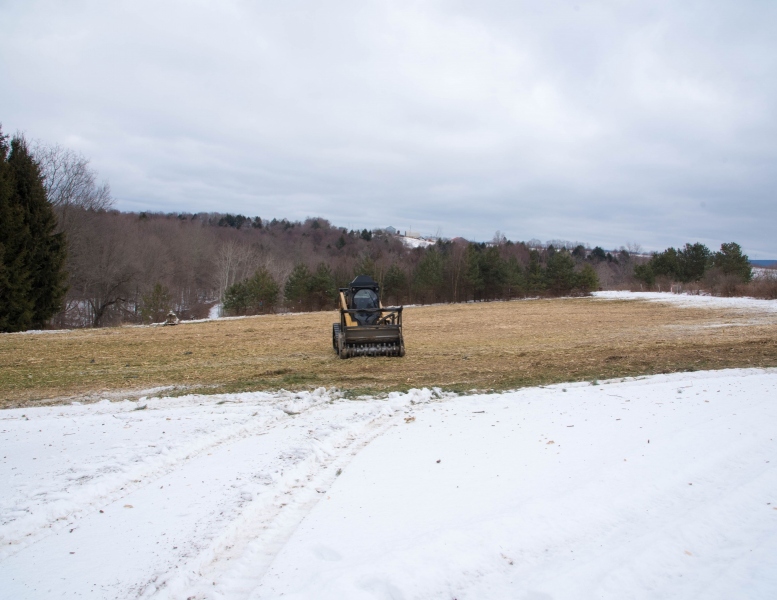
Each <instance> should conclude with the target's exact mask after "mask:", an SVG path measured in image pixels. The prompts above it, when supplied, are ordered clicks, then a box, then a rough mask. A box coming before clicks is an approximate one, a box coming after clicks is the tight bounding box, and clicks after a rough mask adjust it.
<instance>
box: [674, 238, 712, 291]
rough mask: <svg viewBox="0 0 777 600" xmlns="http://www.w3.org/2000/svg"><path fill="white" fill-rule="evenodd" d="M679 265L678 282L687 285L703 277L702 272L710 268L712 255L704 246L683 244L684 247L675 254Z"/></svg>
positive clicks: (697, 243)
mask: <svg viewBox="0 0 777 600" xmlns="http://www.w3.org/2000/svg"><path fill="white" fill-rule="evenodd" d="M677 258H678V262H679V265H680V273H679V275H680V281H682V282H683V283H689V282H691V281H699V279H701V278H702V277H704V272H705V271H706V270H707V268H708V267H709V266H710V263H711V259H712V253H711V252H710V249H709V248H707V246H705V245H704V244H701V243H699V242H696V243H695V244H685V247H684V248H683V249H682V250H680V251H679V252H678V253H677Z"/></svg>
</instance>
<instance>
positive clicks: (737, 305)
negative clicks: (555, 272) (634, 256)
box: [593, 292, 777, 314]
mask: <svg viewBox="0 0 777 600" xmlns="http://www.w3.org/2000/svg"><path fill="white" fill-rule="evenodd" d="M593 296H594V297H595V298H599V299H602V300H647V301H648V302H668V303H671V304H675V305H677V306H686V307H689V308H725V309H734V310H741V311H749V312H760V313H766V314H769V313H777V300H761V299H759V298H748V297H735V298H722V297H720V296H701V295H696V294H671V293H668V292H594V293H593Z"/></svg>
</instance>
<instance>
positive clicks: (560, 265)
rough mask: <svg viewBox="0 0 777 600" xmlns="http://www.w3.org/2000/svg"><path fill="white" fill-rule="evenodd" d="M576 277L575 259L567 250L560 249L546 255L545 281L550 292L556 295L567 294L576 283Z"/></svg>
mask: <svg viewBox="0 0 777 600" xmlns="http://www.w3.org/2000/svg"><path fill="white" fill-rule="evenodd" d="M576 279H577V277H576V274H575V261H574V259H573V258H572V257H571V256H570V255H569V252H567V251H566V250H562V251H560V252H555V253H553V254H552V255H550V256H549V257H548V265H547V268H546V269H545V282H546V284H547V287H548V290H549V291H550V292H551V293H552V294H554V295H557V296H563V295H565V294H569V293H570V292H571V291H572V290H573V289H574V287H575V285H576V283H577V281H576Z"/></svg>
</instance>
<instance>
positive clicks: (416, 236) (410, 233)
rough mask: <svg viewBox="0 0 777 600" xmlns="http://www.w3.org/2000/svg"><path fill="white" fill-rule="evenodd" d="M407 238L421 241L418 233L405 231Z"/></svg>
mask: <svg viewBox="0 0 777 600" xmlns="http://www.w3.org/2000/svg"><path fill="white" fill-rule="evenodd" d="M405 237H409V238H413V239H416V240H420V239H421V234H420V233H418V232H417V231H405Z"/></svg>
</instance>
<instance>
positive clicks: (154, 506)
mask: <svg viewBox="0 0 777 600" xmlns="http://www.w3.org/2000/svg"><path fill="white" fill-rule="evenodd" d="M776 426H777V370H774V369H772V370H755V369H754V370H729V371H720V372H703V373H702V372H700V373H691V374H675V375H664V376H657V377H650V378H644V379H638V380H626V381H618V382H605V383H602V384H599V385H593V384H591V383H578V384H569V385H558V386H551V387H546V388H531V389H524V390H521V391H518V392H512V393H504V394H495V395H476V396H469V397H446V396H443V395H441V394H439V393H435V392H433V391H429V390H423V391H412V392H410V393H408V394H392V395H391V396H390V397H389V398H387V399H374V398H370V399H363V400H344V399H341V398H339V397H338V395H337V394H336V393H331V392H326V391H324V390H318V391H316V392H313V393H307V392H306V393H299V394H287V393H281V394H275V395H271V394H265V393H246V394H237V395H229V396H227V395H224V396H187V397H182V398H161V399H147V400H142V401H140V402H137V403H135V402H114V403H109V402H103V403H98V404H90V405H69V406H58V407H45V408H34V409H33V408H26V409H13V410H6V411H2V412H0V448H2V450H1V451H0V454H1V455H2V458H1V460H0V481H2V483H3V485H2V486H0V598H3V599H14V600H17V599H23V598H36V599H38V598H76V597H88V598H106V599H107V598H138V597H140V598H155V599H167V598H170V599H173V598H175V599H191V598H194V599H204V598H214V599H215V598H221V599H244V598H245V599H249V598H250V599H259V598H280V597H283V598H317V599H318V598H321V599H328V598H331V599H335V598H337V599H340V598H356V599H360V598H364V599H368V598H369V599H375V598H379V599H382V598H393V599H411V598H440V599H446V600H450V599H451V598H458V599H459V600H461V599H465V598H471V599H482V598H518V599H526V600H548V599H551V598H553V599H561V598H613V599H615V598H618V599H621V598H705V599H707V598H721V599H723V598H726V599H729V598H764V599H767V598H769V599H771V598H775V597H777V569H775V568H774V565H775V564H777V427H776Z"/></svg>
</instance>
